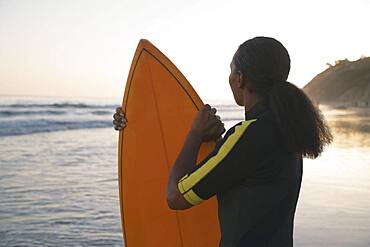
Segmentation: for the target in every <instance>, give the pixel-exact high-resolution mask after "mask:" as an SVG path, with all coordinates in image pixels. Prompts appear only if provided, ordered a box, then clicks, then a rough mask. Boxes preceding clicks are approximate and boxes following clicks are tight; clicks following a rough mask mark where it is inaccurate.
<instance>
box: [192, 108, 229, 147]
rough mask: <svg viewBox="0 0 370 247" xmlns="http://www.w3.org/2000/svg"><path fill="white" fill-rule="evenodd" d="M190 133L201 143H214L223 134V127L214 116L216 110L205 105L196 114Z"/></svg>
mask: <svg viewBox="0 0 370 247" xmlns="http://www.w3.org/2000/svg"><path fill="white" fill-rule="evenodd" d="M190 132H191V133H192V134H195V135H197V136H198V137H199V138H200V139H201V140H202V141H215V140H218V139H219V138H220V137H221V135H222V134H223V133H224V132H225V126H224V124H223V123H222V122H221V120H220V117H219V116H218V115H216V109H215V108H211V106H210V105H208V104H207V105H204V106H203V107H202V108H201V109H200V110H199V112H198V113H197V115H196V117H195V119H194V121H193V125H192V127H191V130H190Z"/></svg>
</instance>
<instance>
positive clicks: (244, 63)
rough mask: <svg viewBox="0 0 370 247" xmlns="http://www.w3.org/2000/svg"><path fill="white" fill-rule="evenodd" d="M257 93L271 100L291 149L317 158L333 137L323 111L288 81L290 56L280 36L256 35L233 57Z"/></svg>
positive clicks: (270, 104) (285, 142) (237, 66)
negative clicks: (279, 39)
mask: <svg viewBox="0 0 370 247" xmlns="http://www.w3.org/2000/svg"><path fill="white" fill-rule="evenodd" d="M233 62H234V65H235V67H236V69H237V70H238V71H240V72H241V73H242V74H243V78H246V81H247V82H249V86H251V87H252V88H253V89H254V90H255V92H256V93H257V94H258V95H259V96H261V97H262V98H263V99H264V100H266V101H267V102H268V105H269V107H270V109H271V110H272V112H273V114H274V115H275V117H276V119H277V122H278V125H279V129H280V131H281V134H282V136H283V139H284V144H285V146H286V147H287V148H288V150H290V151H292V152H296V153H299V154H302V155H303V156H304V157H309V158H316V157H317V156H319V155H320V154H321V152H322V151H323V148H324V146H325V145H327V144H329V143H331V142H332V140H333V136H332V135H331V133H330V129H329V127H328V125H327V124H326V122H325V119H324V117H323V115H322V113H321V112H320V110H319V109H317V108H316V107H315V106H314V105H313V104H312V102H311V100H310V99H309V98H308V97H307V95H306V94H305V93H304V92H303V91H302V90H301V89H299V88H298V87H296V86H295V85H293V84H292V83H290V82H288V81H287V78H288V74H289V71H290V57H289V54H288V51H287V50H286V49H285V47H284V46H283V45H282V44H281V43H280V42H279V41H277V40H276V39H273V38H268V37H255V38H253V39H250V40H247V41H246V42H244V43H243V44H241V45H240V46H239V49H238V50H237V52H236V53H235V55H234V58H233Z"/></svg>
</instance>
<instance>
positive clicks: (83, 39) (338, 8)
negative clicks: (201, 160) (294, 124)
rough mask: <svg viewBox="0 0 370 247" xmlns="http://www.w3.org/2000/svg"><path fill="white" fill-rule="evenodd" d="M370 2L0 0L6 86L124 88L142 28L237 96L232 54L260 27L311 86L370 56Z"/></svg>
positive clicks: (190, 75) (209, 82)
mask: <svg viewBox="0 0 370 247" xmlns="http://www.w3.org/2000/svg"><path fill="white" fill-rule="evenodd" d="M369 12H370V1H366V0H352V1H347V0H345V1H341V0H336V1H331V0H326V1H315V0H314V1H312V0H311V1H294V0H293V1H285V0H283V1H263V0H262V1H256V0H253V1H249V0H227V1H226V0H224V1H218V0H155V1H153V0H120V1H118V0H32V1H30V0H0V95H35V96H56V97H99V98H122V96H123V92H124V87H125V84H126V80H127V75H128V71H129V68H130V64H131V60H132V57H133V55H134V52H135V49H136V46H137V43H138V41H139V40H140V39H142V38H145V39H148V40H150V41H151V42H152V43H153V44H154V45H155V46H157V47H158V48H159V49H160V50H161V51H162V52H163V53H164V54H166V55H167V57H169V58H170V59H171V61H172V62H173V63H174V64H175V65H176V66H177V67H178V68H179V69H180V70H181V71H182V72H183V74H184V75H185V76H186V78H187V79H188V80H189V81H190V83H191V84H192V85H193V87H194V88H195V89H196V90H197V92H198V93H199V95H200V96H201V97H202V98H203V99H211V100H228V99H232V93H231V90H230V89H229V84H228V75H229V73H230V68H229V64H230V61H231V58H232V56H233V54H234V53H235V51H236V49H237V47H238V45H240V44H241V43H243V42H244V41H245V40H247V39H250V38H253V37H255V36H270V37H274V38H276V39H278V40H279V41H281V42H282V43H283V44H284V46H285V47H286V48H287V49H288V51H289V53H290V57H291V72H290V75H289V78H288V80H289V81H290V82H292V83H294V84H296V85H297V86H299V87H303V86H304V85H305V84H307V83H308V82H309V81H310V80H311V79H312V78H313V77H314V76H315V75H316V74H318V73H320V72H321V71H323V70H325V69H326V68H327V63H331V64H334V62H335V60H339V59H344V58H348V59H349V60H357V59H358V58H360V57H361V55H365V56H370V32H369V24H370V13H369ZM366 30H367V31H366ZM0 97H1V96H0Z"/></svg>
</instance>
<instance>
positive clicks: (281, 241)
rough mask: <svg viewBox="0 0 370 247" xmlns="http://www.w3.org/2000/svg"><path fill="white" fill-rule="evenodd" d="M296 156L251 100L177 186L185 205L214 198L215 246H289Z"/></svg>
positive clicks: (297, 179)
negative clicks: (241, 116) (217, 239)
mask: <svg viewBox="0 0 370 247" xmlns="http://www.w3.org/2000/svg"><path fill="white" fill-rule="evenodd" d="M301 180H302V156H301V155H297V154H294V153H291V152H288V151H286V149H285V148H284V145H283V140H282V136H281V134H280V132H279V130H278V127H277V123H276V120H275V118H274V117H273V114H272V112H271V111H270V110H269V109H268V107H267V106H266V104H264V103H258V104H256V105H255V106H254V107H253V108H252V109H251V110H250V111H248V113H247V114H246V121H243V122H240V123H238V124H236V125H235V126H234V127H232V128H231V129H230V130H228V132H227V133H226V134H225V137H224V138H223V139H222V141H220V142H219V143H218V144H217V146H216V148H215V149H214V151H213V152H212V153H211V154H210V155H209V156H208V157H207V158H206V159H205V160H203V161H202V162H201V164H200V165H199V166H198V167H197V169H196V170H195V171H193V172H191V173H189V174H187V175H186V176H184V177H183V178H182V179H181V180H180V181H179V184H178V187H179V189H180V192H181V193H182V194H183V195H184V198H185V199H186V200H187V201H189V202H190V203H191V204H193V205H196V204H199V203H201V202H202V201H203V200H206V199H208V198H210V197H212V196H213V195H216V196H217V199H218V210H219V221H220V227H221V241H220V246H221V247H235V246H240V247H244V246H257V247H263V246H284V247H288V246H293V225H294V213H295V209H296V205H297V200H298V195H299V191H300V187H301Z"/></svg>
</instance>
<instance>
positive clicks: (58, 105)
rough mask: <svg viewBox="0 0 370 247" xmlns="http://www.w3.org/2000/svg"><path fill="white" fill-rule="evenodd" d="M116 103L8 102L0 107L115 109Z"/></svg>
mask: <svg viewBox="0 0 370 247" xmlns="http://www.w3.org/2000/svg"><path fill="white" fill-rule="evenodd" d="M116 107H117V106H116V105H94V104H91V105H90V104H85V103H53V104H38V103H36V104H8V105H0V108H26V109H28V108H80V109H94V108H108V109H115V108H116Z"/></svg>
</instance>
